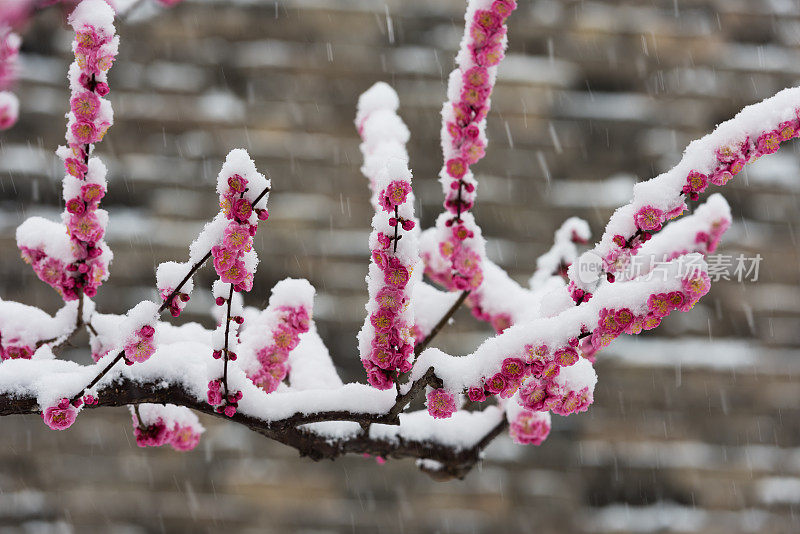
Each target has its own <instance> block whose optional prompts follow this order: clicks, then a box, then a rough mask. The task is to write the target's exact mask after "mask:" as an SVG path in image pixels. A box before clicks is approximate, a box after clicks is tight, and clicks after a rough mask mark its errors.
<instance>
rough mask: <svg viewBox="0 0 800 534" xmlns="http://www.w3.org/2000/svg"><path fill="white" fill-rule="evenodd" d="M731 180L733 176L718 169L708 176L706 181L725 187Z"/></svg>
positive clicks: (727, 171)
mask: <svg viewBox="0 0 800 534" xmlns="http://www.w3.org/2000/svg"><path fill="white" fill-rule="evenodd" d="M731 178H733V174H731V172H730V171H729V170H728V169H720V170H718V171H716V172H714V174H712V175H711V176H709V178H708V180H709V181H710V182H711V183H712V184H714V185H725V184H727V183H728V181H730V179H731Z"/></svg>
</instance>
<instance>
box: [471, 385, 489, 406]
mask: <svg viewBox="0 0 800 534" xmlns="http://www.w3.org/2000/svg"><path fill="white" fill-rule="evenodd" d="M467 397H468V398H469V400H471V401H472V402H483V401H485V400H486V392H485V391H484V390H483V388H482V387H471V388H469V389H468V390H467Z"/></svg>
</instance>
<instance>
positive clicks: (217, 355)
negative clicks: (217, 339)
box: [211, 350, 222, 360]
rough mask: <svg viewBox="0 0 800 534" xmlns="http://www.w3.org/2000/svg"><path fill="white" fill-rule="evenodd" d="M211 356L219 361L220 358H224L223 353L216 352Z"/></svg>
mask: <svg viewBox="0 0 800 534" xmlns="http://www.w3.org/2000/svg"><path fill="white" fill-rule="evenodd" d="M211 355H212V356H213V357H214V359H215V360H219V359H220V358H222V351H221V350H215V351H214V352H212V353H211Z"/></svg>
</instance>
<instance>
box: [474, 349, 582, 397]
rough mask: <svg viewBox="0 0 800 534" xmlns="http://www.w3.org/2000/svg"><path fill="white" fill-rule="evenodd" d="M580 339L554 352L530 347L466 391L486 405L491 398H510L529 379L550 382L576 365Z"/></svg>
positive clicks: (504, 362)
mask: <svg viewBox="0 0 800 534" xmlns="http://www.w3.org/2000/svg"><path fill="white" fill-rule="evenodd" d="M577 346H578V340H577V338H574V339H571V340H570V343H569V344H568V345H566V346H564V347H560V348H558V349H556V350H554V351H551V350H550V349H549V348H548V347H547V346H546V345H527V346H526V347H525V353H524V354H523V355H521V356H520V357H516V356H512V357H509V358H505V359H504V360H503V362H502V364H501V365H500V370H499V371H498V372H497V373H495V374H494V375H492V376H490V377H488V378H484V379H483V380H482V381H481V383H480V384H478V385H476V386H473V387H470V388H469V389H468V390H467V396H468V397H469V400H471V401H473V402H483V401H485V400H486V399H487V398H488V397H490V396H492V395H499V396H500V397H502V398H504V399H508V398H511V397H512V396H514V394H515V393H516V392H517V390H518V389H519V388H520V386H521V385H522V384H523V382H524V381H525V380H526V379H527V378H528V377H532V378H533V379H542V380H550V379H552V378H555V377H556V376H558V373H559V371H560V369H561V367H567V366H570V365H573V364H574V363H575V362H577V361H578V358H579V355H578V351H577V349H576V347H577Z"/></svg>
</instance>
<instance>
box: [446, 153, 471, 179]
mask: <svg viewBox="0 0 800 534" xmlns="http://www.w3.org/2000/svg"><path fill="white" fill-rule="evenodd" d="M445 167H446V168H447V174H449V175H450V176H451V177H453V178H455V179H460V178H461V177H463V176H464V175H465V174H466V173H467V165H466V164H465V163H464V160H462V159H461V158H453V159H449V160H447V163H446V164H445Z"/></svg>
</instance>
